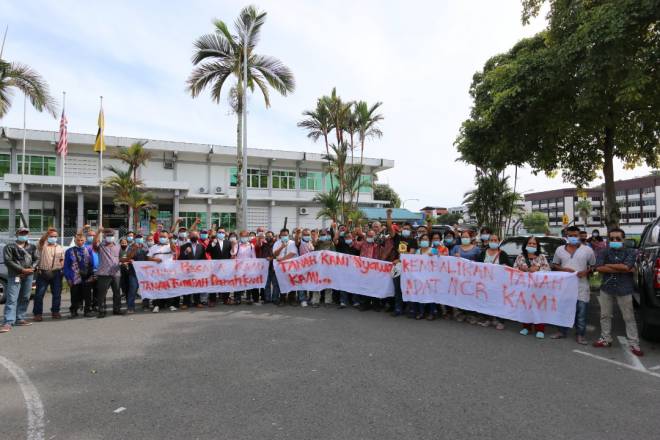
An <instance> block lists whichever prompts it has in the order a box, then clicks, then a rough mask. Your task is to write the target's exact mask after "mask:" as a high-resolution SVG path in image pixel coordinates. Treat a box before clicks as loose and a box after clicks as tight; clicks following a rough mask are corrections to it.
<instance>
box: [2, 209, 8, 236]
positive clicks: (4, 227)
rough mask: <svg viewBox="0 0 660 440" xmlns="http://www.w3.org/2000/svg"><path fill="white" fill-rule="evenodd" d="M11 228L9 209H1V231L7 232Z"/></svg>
mask: <svg viewBox="0 0 660 440" xmlns="http://www.w3.org/2000/svg"><path fill="white" fill-rule="evenodd" d="M8 230H9V210H8V209H0V231H2V232H5V231H8Z"/></svg>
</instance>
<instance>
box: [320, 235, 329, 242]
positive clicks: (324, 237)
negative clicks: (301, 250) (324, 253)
mask: <svg viewBox="0 0 660 440" xmlns="http://www.w3.org/2000/svg"><path fill="white" fill-rule="evenodd" d="M319 240H321V241H329V240H330V236H329V235H321V236H320V237H319Z"/></svg>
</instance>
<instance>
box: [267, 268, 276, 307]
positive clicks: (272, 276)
mask: <svg viewBox="0 0 660 440" xmlns="http://www.w3.org/2000/svg"><path fill="white" fill-rule="evenodd" d="M274 279H275V271H274V270H273V269H269V270H268V278H266V285H265V286H264V301H265V302H275V301H276V300H279V298H274V295H273V292H274V291H275V283H276V282H275V281H273V280H274Z"/></svg>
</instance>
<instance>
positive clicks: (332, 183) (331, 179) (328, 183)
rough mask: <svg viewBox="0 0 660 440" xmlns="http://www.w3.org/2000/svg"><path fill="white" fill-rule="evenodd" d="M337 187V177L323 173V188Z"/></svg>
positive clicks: (328, 189)
mask: <svg viewBox="0 0 660 440" xmlns="http://www.w3.org/2000/svg"><path fill="white" fill-rule="evenodd" d="M336 188H339V179H337V176H335V175H334V174H325V190H326V191H332V190H333V189H336Z"/></svg>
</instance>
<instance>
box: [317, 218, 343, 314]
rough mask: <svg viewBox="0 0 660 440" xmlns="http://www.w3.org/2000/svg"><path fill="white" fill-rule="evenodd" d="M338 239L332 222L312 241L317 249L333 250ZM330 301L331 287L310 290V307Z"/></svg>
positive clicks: (335, 227) (335, 226)
mask: <svg viewBox="0 0 660 440" xmlns="http://www.w3.org/2000/svg"><path fill="white" fill-rule="evenodd" d="M338 239H339V233H338V231H337V225H336V224H335V223H334V222H333V223H332V227H331V228H329V229H328V228H323V229H322V230H321V232H320V233H319V236H318V239H317V240H316V242H315V243H314V247H315V249H316V250H317V251H332V252H334V251H335V242H336V241H337V240H338ZM331 302H332V289H324V290H322V291H319V292H312V307H315V308H318V307H319V306H320V305H321V303H325V304H326V305H328V304H330V303H331Z"/></svg>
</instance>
